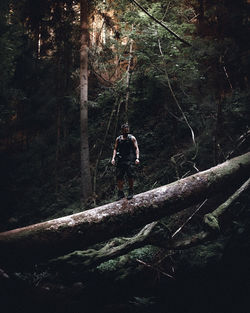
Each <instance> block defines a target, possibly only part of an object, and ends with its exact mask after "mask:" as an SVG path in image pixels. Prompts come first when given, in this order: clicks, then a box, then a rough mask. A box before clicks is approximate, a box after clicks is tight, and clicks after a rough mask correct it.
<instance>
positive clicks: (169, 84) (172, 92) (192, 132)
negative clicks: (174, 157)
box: [158, 39, 198, 160]
mask: <svg viewBox="0 0 250 313" xmlns="http://www.w3.org/2000/svg"><path fill="white" fill-rule="evenodd" d="M158 45H159V51H160V54H161V56H162V57H164V54H163V52H162V49H161V42H160V39H158ZM165 75H166V78H167V82H168V87H169V89H170V92H171V94H172V96H173V98H174V101H175V103H176V105H177V107H178V108H179V110H180V111H181V114H182V116H183V118H184V120H185V122H186V124H187V126H188V128H189V129H190V132H191V136H192V141H193V143H194V146H195V151H196V152H195V155H194V157H193V158H192V159H193V160H194V159H195V158H196V155H197V152H198V147H197V144H196V142H195V136H194V131H193V129H192V127H191V125H190V124H189V122H188V119H187V117H186V115H185V113H184V112H183V110H182V108H181V106H180V103H179V101H178V100H177V98H176V96H175V93H174V91H173V89H172V85H171V82H170V79H169V76H168V73H167V71H166V69H165Z"/></svg>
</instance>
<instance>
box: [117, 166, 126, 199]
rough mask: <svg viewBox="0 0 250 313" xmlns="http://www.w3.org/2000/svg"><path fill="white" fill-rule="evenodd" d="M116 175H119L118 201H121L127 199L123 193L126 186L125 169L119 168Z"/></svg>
mask: <svg viewBox="0 0 250 313" xmlns="http://www.w3.org/2000/svg"><path fill="white" fill-rule="evenodd" d="M116 174H117V175H116V179H117V189H118V197H117V200H120V199H122V198H124V197H125V195H124V192H123V185H124V180H123V177H124V174H125V171H124V168H123V167H121V166H119V167H117V173H116Z"/></svg>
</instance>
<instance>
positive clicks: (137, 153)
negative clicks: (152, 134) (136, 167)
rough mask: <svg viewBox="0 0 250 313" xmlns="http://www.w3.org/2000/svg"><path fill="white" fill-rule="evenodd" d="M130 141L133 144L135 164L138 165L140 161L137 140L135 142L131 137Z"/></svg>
mask: <svg viewBox="0 0 250 313" xmlns="http://www.w3.org/2000/svg"><path fill="white" fill-rule="evenodd" d="M132 141H133V144H134V147H135V155H136V160H135V164H139V163H140V160H139V157H140V151H139V146H138V143H137V140H136V138H135V137H134V136H133V137H132Z"/></svg>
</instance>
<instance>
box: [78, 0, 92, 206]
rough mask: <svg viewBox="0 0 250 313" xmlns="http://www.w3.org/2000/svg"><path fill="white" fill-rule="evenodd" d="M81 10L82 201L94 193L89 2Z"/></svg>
mask: <svg viewBox="0 0 250 313" xmlns="http://www.w3.org/2000/svg"><path fill="white" fill-rule="evenodd" d="M80 10H81V46H80V106H81V107H80V123H81V183H82V200H83V202H86V200H87V199H88V198H89V197H90V195H91V193H92V185H91V174H90V165H89V142H88V38H89V33H88V1H87V0H81V1H80Z"/></svg>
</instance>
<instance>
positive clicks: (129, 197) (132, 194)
mask: <svg viewBox="0 0 250 313" xmlns="http://www.w3.org/2000/svg"><path fill="white" fill-rule="evenodd" d="M133 196H134V190H133V188H129V190H128V196H127V199H128V200H130V199H132V198H133Z"/></svg>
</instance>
